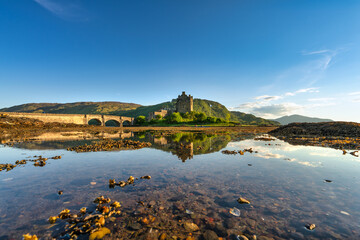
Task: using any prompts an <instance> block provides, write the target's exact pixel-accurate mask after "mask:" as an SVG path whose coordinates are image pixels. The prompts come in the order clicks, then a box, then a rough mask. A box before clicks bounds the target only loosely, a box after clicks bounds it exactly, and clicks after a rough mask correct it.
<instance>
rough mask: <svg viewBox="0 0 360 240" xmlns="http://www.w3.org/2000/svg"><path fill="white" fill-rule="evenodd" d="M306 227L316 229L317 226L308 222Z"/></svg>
mask: <svg viewBox="0 0 360 240" xmlns="http://www.w3.org/2000/svg"><path fill="white" fill-rule="evenodd" d="M306 228H307V229H309V230H314V229H315V228H316V225H315V224H313V223H312V224H308V225H306Z"/></svg>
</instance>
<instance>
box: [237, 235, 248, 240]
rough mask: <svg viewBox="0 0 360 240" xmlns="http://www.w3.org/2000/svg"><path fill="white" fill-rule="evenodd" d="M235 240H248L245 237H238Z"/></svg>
mask: <svg viewBox="0 0 360 240" xmlns="http://www.w3.org/2000/svg"><path fill="white" fill-rule="evenodd" d="M237 239H238V240H249V239H248V238H247V237H246V236H245V235H238V236H237Z"/></svg>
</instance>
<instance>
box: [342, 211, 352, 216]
mask: <svg viewBox="0 0 360 240" xmlns="http://www.w3.org/2000/svg"><path fill="white" fill-rule="evenodd" d="M340 213H341V214H344V215H348V216H350V213H348V212H345V211H340Z"/></svg>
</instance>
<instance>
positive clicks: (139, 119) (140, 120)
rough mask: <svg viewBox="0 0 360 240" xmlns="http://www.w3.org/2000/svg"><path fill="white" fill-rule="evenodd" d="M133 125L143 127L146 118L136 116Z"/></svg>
mask: <svg viewBox="0 0 360 240" xmlns="http://www.w3.org/2000/svg"><path fill="white" fill-rule="evenodd" d="M135 123H136V124H138V125H143V124H144V123H146V117H145V116H138V117H136V118H135Z"/></svg>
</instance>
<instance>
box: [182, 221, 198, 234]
mask: <svg viewBox="0 0 360 240" xmlns="http://www.w3.org/2000/svg"><path fill="white" fill-rule="evenodd" d="M183 226H184V228H185V230H186V231H187V232H195V231H198V230H199V227H198V225H196V224H195V223H189V222H186V223H184V225H183Z"/></svg>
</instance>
